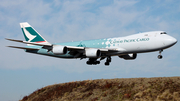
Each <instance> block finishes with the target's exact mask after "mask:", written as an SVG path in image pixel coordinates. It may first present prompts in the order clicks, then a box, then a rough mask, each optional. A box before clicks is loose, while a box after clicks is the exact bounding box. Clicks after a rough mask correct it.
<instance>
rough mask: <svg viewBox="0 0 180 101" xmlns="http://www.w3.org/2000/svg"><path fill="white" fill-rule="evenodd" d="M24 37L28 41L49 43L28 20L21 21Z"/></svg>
mask: <svg viewBox="0 0 180 101" xmlns="http://www.w3.org/2000/svg"><path fill="white" fill-rule="evenodd" d="M20 26H21V29H22V32H23V35H24V38H25V40H26V41H28V42H36V43H42V42H43V43H44V42H46V43H48V42H47V41H46V40H45V39H44V38H43V37H42V36H41V35H40V34H39V33H38V32H37V31H36V30H35V29H34V28H33V27H32V26H31V25H29V24H28V23H27V22H23V23H20Z"/></svg>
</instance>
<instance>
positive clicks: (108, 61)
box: [104, 56, 111, 66]
mask: <svg viewBox="0 0 180 101" xmlns="http://www.w3.org/2000/svg"><path fill="white" fill-rule="evenodd" d="M110 62H111V57H110V56H108V57H107V59H106V62H105V63H104V64H105V65H106V66H109V63H110Z"/></svg>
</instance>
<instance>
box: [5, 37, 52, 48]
mask: <svg viewBox="0 0 180 101" xmlns="http://www.w3.org/2000/svg"><path fill="white" fill-rule="evenodd" d="M6 40H9V41H15V42H20V43H25V44H31V45H38V46H52V44H50V43H35V42H27V41H22V40H15V39H7V38H6Z"/></svg>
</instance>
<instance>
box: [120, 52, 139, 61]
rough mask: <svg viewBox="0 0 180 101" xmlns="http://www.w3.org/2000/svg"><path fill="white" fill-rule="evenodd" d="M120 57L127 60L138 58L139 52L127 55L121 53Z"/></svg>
mask: <svg viewBox="0 0 180 101" xmlns="http://www.w3.org/2000/svg"><path fill="white" fill-rule="evenodd" d="M119 57H120V58H123V59H125V60H133V59H136V57H137V54H136V53H133V54H127V55H121V56H119Z"/></svg>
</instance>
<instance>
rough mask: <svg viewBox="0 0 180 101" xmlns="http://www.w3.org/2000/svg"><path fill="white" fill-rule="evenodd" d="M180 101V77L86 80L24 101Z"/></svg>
mask: <svg viewBox="0 0 180 101" xmlns="http://www.w3.org/2000/svg"><path fill="white" fill-rule="evenodd" d="M84 100H85V101H124V100H126V101H169V100H171V101H180V77H163V78H129V79H123V78H122V79H99V80H85V81H76V82H69V83H62V84H55V85H50V86H47V87H44V88H41V89H38V90H36V91H35V92H33V93H32V94H30V95H29V96H25V97H24V98H23V99H22V100H21V101H84Z"/></svg>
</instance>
